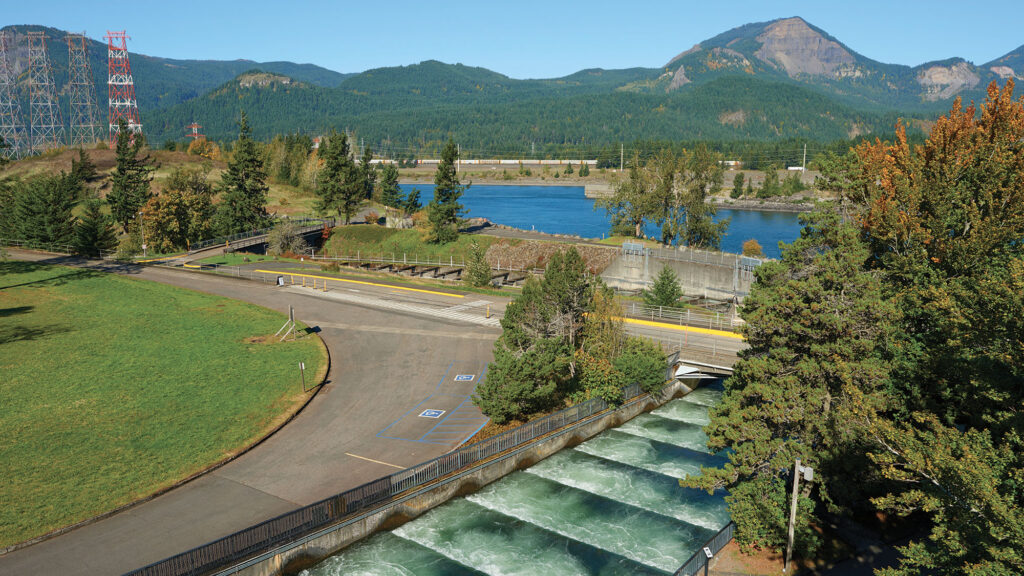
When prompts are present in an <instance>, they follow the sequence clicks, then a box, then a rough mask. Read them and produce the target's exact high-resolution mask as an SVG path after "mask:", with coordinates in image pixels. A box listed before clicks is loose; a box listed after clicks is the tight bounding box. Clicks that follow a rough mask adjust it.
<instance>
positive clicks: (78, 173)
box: [71, 148, 98, 182]
mask: <svg viewBox="0 0 1024 576" xmlns="http://www.w3.org/2000/svg"><path fill="white" fill-rule="evenodd" d="M97 173H98V172H97V170H96V164H94V163H93V161H92V158H91V157H90V156H89V153H88V152H86V151H85V149H84V148H79V149H78V160H77V161H76V160H75V159H74V158H72V159H71V175H72V176H74V177H75V178H76V179H78V181H79V182H88V181H90V180H92V179H93V178H95V177H96V175H97Z"/></svg>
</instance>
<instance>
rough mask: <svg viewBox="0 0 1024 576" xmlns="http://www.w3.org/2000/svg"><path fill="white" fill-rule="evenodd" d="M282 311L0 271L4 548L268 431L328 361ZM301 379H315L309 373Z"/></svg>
mask: <svg viewBox="0 0 1024 576" xmlns="http://www.w3.org/2000/svg"><path fill="white" fill-rule="evenodd" d="M283 320H284V318H283V316H282V315H280V314H278V313H275V312H273V311H270V310H267V309H264V308H260V307H258V306H254V305H251V304H246V303H243V302H238V301H234V300H229V299H226V298H221V297H217V296H212V295H208V294H203V293H200V292H194V291H191V290H185V289H181V288H175V287H172V286H166V285H163V284H157V283H153V282H146V281H140V280H136V279H132V278H126V277H122V276H117V275H113V274H105V273H101V272H93V271H88V270H78V269H72V268H64V267H58V266H45V265H40V264H35V263H27V262H2V263H0V373H3V375H4V378H3V379H2V380H0V406H3V407H4V409H3V411H0V438H3V439H4V441H3V442H0V469H3V471H4V472H3V474H0V546H6V545H10V544H14V543H16V542H20V541H24V540H26V539H29V538H32V537H35V536H39V535H41V534H44V533H46V532H48V531H52V530H54V529H57V528H60V527H62V526H67V525H70V524H73V523H76V522H79V521H82V520H84V519H87V518H90V517H92V516H94V515H97V514H101V513H103V512H105V511H108V510H111V509H113V508H116V507H118V506H121V505H124V504H127V503H129V502H132V501H134V500H137V499H139V498H142V497H145V496H147V495H149V494H152V493H154V492H156V491H159V490H160V489H162V488H165V487H167V486H170V485H172V484H174V483H175V482H176V481H178V480H181V479H183V478H186V477H188V476H189V475H191V474H193V473H195V472H197V471H199V470H202V469H203V468H205V467H207V466H209V465H211V464H213V463H215V462H218V461H220V460H222V459H224V458H225V457H227V456H230V455H232V454H234V453H237V452H238V451H239V450H240V449H242V448H244V447H245V446H248V445H250V444H251V443H252V442H253V441H255V440H256V439H258V438H260V437H261V436H263V435H265V434H266V433H267V432H268V431H269V430H271V429H272V428H273V427H274V426H276V425H277V424H278V423H280V422H281V421H283V419H284V418H286V417H287V415H288V414H290V413H292V412H293V411H294V410H296V409H297V408H298V407H299V406H301V403H302V402H303V401H305V399H306V398H307V394H305V393H303V392H302V388H301V384H300V380H299V374H298V371H297V369H296V366H297V364H298V363H299V362H300V361H303V362H305V363H306V367H307V369H308V370H309V376H312V375H314V374H318V373H319V372H320V370H321V369H323V368H324V367H325V366H326V361H325V360H326V358H325V353H324V351H323V349H322V346H321V345H320V344H319V342H318V341H317V340H316V339H314V338H312V337H304V338H300V339H299V340H297V341H294V342H284V343H279V342H278V341H277V339H276V338H266V337H267V336H269V335H272V334H273V333H274V332H275V331H276V330H277V329H278V328H279V327H280V326H281V324H282V322H283ZM307 380H312V379H311V378H307Z"/></svg>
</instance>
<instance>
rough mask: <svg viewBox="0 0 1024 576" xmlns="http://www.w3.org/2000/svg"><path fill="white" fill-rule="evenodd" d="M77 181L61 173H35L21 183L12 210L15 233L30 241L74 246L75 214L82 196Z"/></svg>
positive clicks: (39, 243)
mask: <svg viewBox="0 0 1024 576" xmlns="http://www.w3.org/2000/svg"><path fill="white" fill-rule="evenodd" d="M76 183H77V181H76V180H74V179H73V178H71V177H70V176H69V175H67V174H65V173H63V172H61V174H60V176H35V177H33V178H30V179H29V180H27V181H25V182H24V183H22V184H21V185H19V186H17V188H16V190H15V197H14V210H13V211H12V226H11V227H12V228H13V230H12V231H13V232H14V235H15V236H16V237H17V238H19V239H21V240H25V241H26V242H28V243H30V244H37V245H43V244H58V245H65V246H66V245H70V244H71V243H72V241H73V240H74V237H75V217H74V216H73V215H72V214H71V210H72V208H74V206H75V200H76V199H77V197H78V188H77V186H76Z"/></svg>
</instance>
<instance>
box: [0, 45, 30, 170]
mask: <svg viewBox="0 0 1024 576" xmlns="http://www.w3.org/2000/svg"><path fill="white" fill-rule="evenodd" d="M7 42H8V39H7V33H6V32H4V31H0V138H3V139H4V142H5V143H7V148H4V149H3V150H0V155H3V156H4V157H6V158H13V159H15V160H17V159H19V158H21V157H22V156H24V155H25V153H26V149H25V147H26V142H25V121H24V120H23V119H22V117H21V104H19V103H18V91H17V84H16V82H15V76H14V71H13V70H11V64H10V61H8V59H7Z"/></svg>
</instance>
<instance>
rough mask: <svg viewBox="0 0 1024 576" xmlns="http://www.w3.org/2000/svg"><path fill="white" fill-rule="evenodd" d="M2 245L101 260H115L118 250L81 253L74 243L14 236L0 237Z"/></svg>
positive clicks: (0, 244)
mask: <svg viewBox="0 0 1024 576" xmlns="http://www.w3.org/2000/svg"><path fill="white" fill-rule="evenodd" d="M0 246H7V247H10V248H24V249H26V250H42V251H43V252H53V253H55V254H67V255H68V256H82V257H85V258H99V259H101V260H113V259H114V257H115V255H116V254H117V253H116V252H113V251H109V250H97V251H95V252H92V253H91V254H80V253H79V252H78V251H77V250H75V247H74V245H72V244H63V243H59V242H39V241H35V240H15V239H12V238H0Z"/></svg>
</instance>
